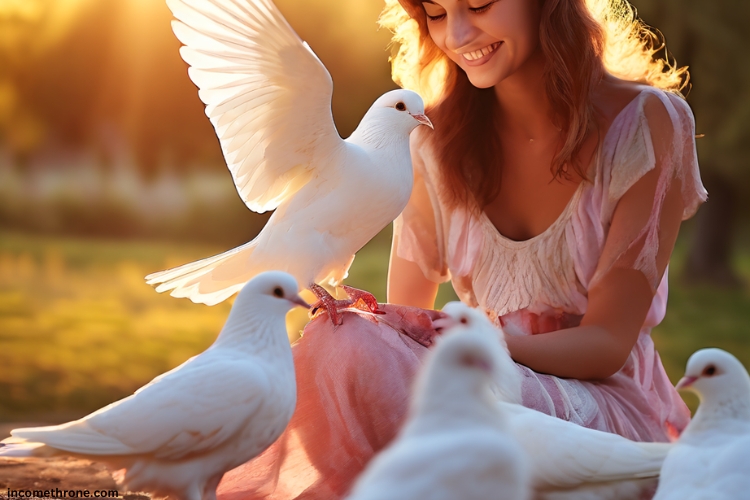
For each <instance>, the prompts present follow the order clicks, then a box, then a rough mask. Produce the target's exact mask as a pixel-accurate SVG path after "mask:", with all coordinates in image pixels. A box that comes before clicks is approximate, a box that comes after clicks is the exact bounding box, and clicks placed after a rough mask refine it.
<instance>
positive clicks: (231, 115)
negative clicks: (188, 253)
mask: <svg viewBox="0 0 750 500" xmlns="http://www.w3.org/2000/svg"><path fill="white" fill-rule="evenodd" d="M167 5H168V6H169V8H170V9H171V10H172V12H173V13H174V16H175V17H176V18H177V19H178V20H179V21H173V23H172V27H173V30H174V32H175V34H176V35H177V38H179V39H180V41H181V42H182V43H184V44H185V46H184V47H182V48H181V50H180V54H181V55H182V57H183V59H184V60H185V61H186V62H187V63H188V64H189V65H190V66H191V67H190V69H189V75H190V78H191V79H192V80H193V82H194V83H195V84H196V85H197V86H198V88H199V89H200V91H199V95H200V98H201V100H202V101H203V102H204V103H205V104H206V114H207V115H208V117H209V118H210V119H211V123H212V124H213V125H214V127H215V129H216V133H217V135H218V137H219V140H220V142H221V147H222V151H223V153H224V157H225V159H226V162H227V165H228V166H229V170H230V172H231V173H232V177H233V179H234V183H235V185H236V187H237V191H238V192H239V195H240V197H241V198H242V200H243V201H244V202H245V204H246V205H247V207H248V208H250V209H251V210H254V211H256V212H265V211H267V210H274V209H275V212H274V213H273V215H272V216H271V219H270V220H269V221H268V223H267V224H266V226H265V227H264V228H263V230H262V231H261V232H260V234H259V235H258V236H257V237H256V238H255V239H254V240H252V241H251V242H249V243H246V244H244V245H242V246H240V247H237V248H235V249H233V250H229V251H228V252H225V253H222V254H220V255H216V256H214V257H209V258H207V259H203V260H200V261H197V262H193V263H190V264H185V265H183V266H180V267H177V268H174V269H170V270H166V271H161V272H158V273H154V274H150V275H148V276H146V280H147V283H148V284H150V285H158V286H157V287H156V291H158V292H164V291H167V290H172V293H171V295H172V296H174V297H187V298H189V299H190V300H192V301H193V302H199V303H204V304H208V305H213V304H216V303H218V302H221V301H223V300H225V299H226V298H227V297H229V296H231V295H232V294H233V293H235V292H236V291H237V290H239V289H240V288H241V287H242V285H243V284H244V283H245V282H246V281H247V280H248V279H250V278H252V277H253V276H255V275H256V274H258V273H259V272H261V271H264V270H267V269H279V270H282V271H286V272H288V273H290V274H292V275H293V276H294V277H295V278H297V281H298V282H299V283H300V285H301V286H303V287H308V286H309V285H310V284H311V283H322V284H330V285H332V286H336V285H337V284H338V283H340V282H341V281H342V280H343V279H344V278H345V277H346V276H347V273H348V270H349V267H350V265H351V263H352V261H353V260H354V254H355V253H356V252H357V251H359V249H361V248H362V247H363V246H364V245H365V244H366V243H367V242H368V241H369V240H370V239H372V238H373V237H374V236H375V235H376V234H377V233H378V232H379V231H380V230H381V229H383V228H384V227H385V226H386V225H388V224H389V223H390V222H391V221H393V219H395V218H396V217H397V216H398V215H399V214H400V213H401V211H402V210H403V209H404V207H405V206H406V203H407V202H408V200H409V196H410V194H411V189H412V184H413V173H412V167H411V157H410V154H409V134H410V133H411V131H412V130H413V129H414V128H415V127H417V126H418V125H420V124H425V125H427V126H429V127H432V124H431V123H430V120H429V119H428V118H427V117H426V116H425V115H424V104H423V102H422V98H421V97H420V96H419V95H418V94H416V93H414V92H411V91H408V90H394V91H391V92H388V93H386V94H384V95H383V96H381V97H380V98H378V99H377V100H376V101H375V103H374V104H373V105H372V107H371V108H370V109H369V110H368V111H367V113H366V114H365V116H364V118H363V119H362V121H361V122H360V124H359V126H358V127H357V129H356V130H355V131H354V133H352V135H351V136H350V137H349V138H348V139H346V140H343V139H341V137H340V136H339V134H338V132H337V131H336V127H335V125H334V123H333V117H332V114H331V96H332V93H333V82H332V80H331V76H330V74H329V73H328V70H326V68H325V66H323V63H321V62H320V60H319V59H318V58H317V56H316V55H315V54H314V53H313V52H312V50H311V49H310V47H309V46H308V45H307V44H306V43H305V42H303V41H302V40H301V39H300V38H299V37H298V36H297V34H296V33H295V32H294V31H293V30H292V28H291V27H290V26H289V24H288V23H287V22H286V20H285V19H284V18H283V16H282V15H281V13H280V12H279V11H278V9H277V8H276V6H275V5H274V4H273V3H272V2H271V1H270V0H249V1H240V0H210V1H208V0H167ZM358 295H361V294H358ZM354 298H355V299H356V298H357V297H354ZM368 299H369V303H373V302H374V297H371V296H369V294H368ZM330 301H331V299H330V298H329V299H328V301H327V302H326V304H325V306H326V307H329V306H330ZM375 307H376V306H375Z"/></svg>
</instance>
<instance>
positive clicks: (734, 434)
mask: <svg viewBox="0 0 750 500" xmlns="http://www.w3.org/2000/svg"><path fill="white" fill-rule="evenodd" d="M710 367H713V371H711V370H709V368H710ZM685 376H686V378H685V379H683V381H685V382H684V387H685V388H688V389H690V390H692V391H694V392H696V393H697V394H698V395H699V396H700V399H701V405H700V407H699V408H698V411H697V412H696V413H695V416H694V417H693V420H692V421H691V422H690V424H688V426H687V428H686V429H685V430H684V431H683V433H682V435H681V436H680V439H679V440H678V441H677V443H676V445H675V447H674V450H672V452H670V454H669V456H668V457H667V459H666V461H665V462H664V468H663V469H662V475H661V479H660V481H659V489H658V490H657V493H656V496H655V497H654V500H677V499H680V500H704V499H706V500H708V499H711V500H730V499H737V498H746V497H747V496H748V491H750V474H748V462H750V377H748V374H747V371H746V370H745V367H744V366H742V363H740V362H739V360H738V359H737V358H735V357H734V356H732V355H731V354H729V353H728V352H726V351H722V350H721V349H702V350H700V351H698V352H696V353H695V354H693V355H692V356H691V357H690V359H689V360H688V363H687V369H686V370H685ZM678 387H680V385H679V384H678Z"/></svg>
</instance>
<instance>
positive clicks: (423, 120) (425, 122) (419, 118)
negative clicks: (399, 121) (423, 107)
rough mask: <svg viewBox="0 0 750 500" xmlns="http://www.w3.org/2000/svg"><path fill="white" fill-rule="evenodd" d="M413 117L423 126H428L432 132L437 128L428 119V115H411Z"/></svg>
mask: <svg viewBox="0 0 750 500" xmlns="http://www.w3.org/2000/svg"><path fill="white" fill-rule="evenodd" d="M411 117H412V118H414V119H415V120H417V121H418V122H419V123H421V124H422V125H427V126H428V127H430V128H431V129H432V130H435V127H433V126H432V122H431V121H430V119H429V118H427V116H426V115H411Z"/></svg>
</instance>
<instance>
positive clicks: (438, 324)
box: [432, 316, 458, 333]
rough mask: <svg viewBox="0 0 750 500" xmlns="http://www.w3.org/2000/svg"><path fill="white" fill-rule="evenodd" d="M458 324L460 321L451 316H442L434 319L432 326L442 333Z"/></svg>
mask: <svg viewBox="0 0 750 500" xmlns="http://www.w3.org/2000/svg"><path fill="white" fill-rule="evenodd" d="M457 324H458V321H456V320H455V319H453V318H451V317H450V316H445V317H442V318H438V319H435V320H432V327H433V328H434V329H435V330H437V331H439V332H441V333H442V332H444V331H445V330H447V329H449V328H452V327H454V326H456V325H457Z"/></svg>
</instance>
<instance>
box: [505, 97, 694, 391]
mask: <svg viewBox="0 0 750 500" xmlns="http://www.w3.org/2000/svg"><path fill="white" fill-rule="evenodd" d="M650 104H652V103H650ZM653 104H656V106H653V105H651V106H650V105H649V104H647V105H646V112H647V113H646V114H647V116H649V115H651V116H649V122H650V124H651V129H652V131H658V130H661V131H665V130H666V131H667V133H666V135H667V136H669V135H671V134H670V133H669V129H671V123H670V121H669V117H668V116H666V110H665V109H664V108H663V106H662V105H661V104H660V103H658V102H657V103H653ZM649 111H651V112H650V113H649ZM657 127H658V128H657ZM652 135H653V134H652ZM654 142H655V143H656V142H657V141H656V140H655V141H654ZM665 142H666V141H665ZM660 156H662V155H660V154H659V152H657V168H654V169H653V170H651V171H650V172H649V173H647V174H646V175H644V176H643V177H642V178H641V179H639V180H638V181H637V182H636V183H635V184H634V185H633V186H632V187H631V188H630V189H629V190H628V191H627V192H626V193H625V194H624V195H623V197H622V198H620V200H619V202H618V204H617V207H616V208H615V212H614V214H613V217H612V224H611V226H610V229H609V234H608V237H607V242H606V243H605V246H604V249H603V252H602V257H601V260H602V261H604V262H614V261H615V260H616V259H617V257H618V255H619V254H620V252H621V251H622V250H624V248H623V247H622V243H623V242H625V243H629V242H632V241H634V239H635V237H636V236H637V235H638V233H639V231H640V230H641V228H643V227H644V226H645V225H646V223H647V221H648V220H649V218H650V217H651V210H652V207H653V201H654V198H655V196H656V187H657V182H658V177H659V175H660V172H661V168H660V167H661V165H660V164H659V160H660V159H662V158H660ZM683 208H684V207H683V198H682V193H681V183H680V182H679V180H675V181H673V182H672V183H671V185H670V186H669V189H668V191H667V194H666V198H665V200H664V205H663V207H662V211H661V214H660V219H659V248H658V252H657V254H656V271H657V273H658V276H662V275H663V274H664V271H665V269H666V267H667V263H668V262H669V257H670V255H671V253H672V249H673V248H674V243H675V240H676V239H677V233H678V231H679V228H680V223H681V221H682V213H683ZM641 248H642V246H641V245H636V246H635V247H634V248H632V249H630V250H628V252H627V253H626V257H630V258H632V261H635V258H636V257H637V255H638V253H639V252H640V250H641ZM588 299H589V301H588V306H587V311H586V314H585V315H584V316H583V319H582V321H581V325H580V326H578V327H575V328H569V329H565V330H560V331H556V332H551V333H547V334H543V335H533V336H525V337H512V336H506V340H507V341H508V348H509V350H510V353H511V356H512V357H513V359H515V360H516V361H517V362H518V363H521V364H523V365H526V366H528V367H529V368H531V369H532V370H534V371H537V372H541V373H548V374H552V375H556V376H558V377H565V378H577V379H602V378H606V377H609V376H610V375H613V374H614V373H615V372H617V371H618V370H619V369H620V368H621V367H622V366H623V365H624V364H625V362H626V361H627V358H628V355H629V354H630V351H631V350H632V349H633V346H634V345H635V343H636V341H637V340H638V334H639V332H640V330H641V327H642V326H643V323H644V321H645V319H646V315H647V314H648V311H649V308H650V306H651V302H652V300H653V292H652V288H651V285H650V284H649V282H648V280H647V279H646V277H645V275H644V274H643V273H642V272H641V271H639V270H636V269H633V268H627V267H622V266H615V267H612V268H611V269H610V270H609V271H608V272H606V274H604V275H603V276H602V277H601V278H600V279H599V280H598V281H597V282H596V283H595V284H594V285H593V286H592V287H591V288H590V289H589V293H588Z"/></svg>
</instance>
